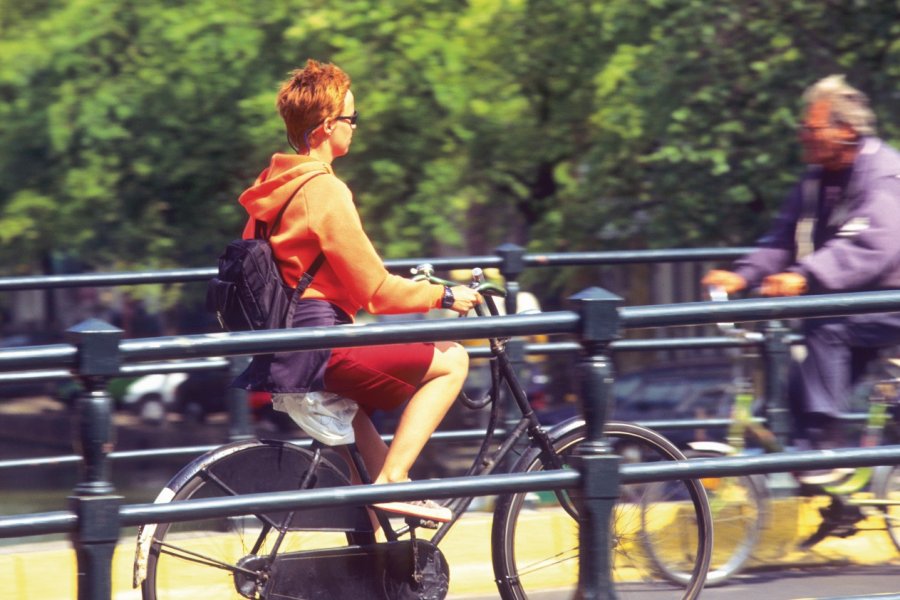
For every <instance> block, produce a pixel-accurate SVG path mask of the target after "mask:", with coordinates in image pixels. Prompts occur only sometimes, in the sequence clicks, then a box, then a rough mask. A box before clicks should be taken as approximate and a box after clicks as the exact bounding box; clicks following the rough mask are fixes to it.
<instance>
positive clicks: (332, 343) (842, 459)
mask: <svg viewBox="0 0 900 600" xmlns="http://www.w3.org/2000/svg"><path fill="white" fill-rule="evenodd" d="M572 302H573V304H574V305H575V307H576V311H574V312H569V311H559V312H552V313H542V314H528V315H511V316H503V317H492V318H482V319H454V320H439V321H426V322H413V323H403V324H370V325H364V326H336V327H316V328H308V329H302V330H278V331H262V332H246V333H233V334H205V335H191V336H177V337H159V338H145V339H136V340H123V339H121V334H122V332H121V331H120V330H118V329H116V328H114V327H112V326H110V325H108V324H106V323H104V322H102V321H96V320H90V321H87V322H84V323H81V324H79V325H77V326H76V327H73V328H72V329H70V330H69V331H68V332H67V337H68V341H69V343H66V344H54V345H49V346H40V347H30V348H19V349H15V350H3V351H0V371H15V370H19V369H21V368H23V367H25V366H35V365H36V366H38V367H39V368H43V369H67V370H71V371H72V372H73V373H75V374H76V375H77V376H78V377H79V378H81V379H82V381H84V382H85V387H86V389H85V392H84V394H83V395H82V397H81V398H80V399H79V402H78V415H79V429H78V432H79V433H78V442H79V444H80V447H81V450H82V452H81V454H82V469H83V471H82V478H81V481H80V482H79V483H78V484H77V485H76V487H75V490H74V496H73V498H72V504H71V508H72V510H70V511H60V512H53V513H44V514H36V515H20V516H14V517H4V518H0V537H17V536H23V535H38V534H43V533H69V534H70V535H71V536H72V542H73V546H74V548H75V552H76V556H77V558H78V565H79V578H78V581H79V598H109V597H110V594H111V590H110V569H111V559H112V552H113V549H114V546H115V542H116V541H117V540H118V534H119V529H120V528H121V527H122V526H126V525H134V524H138V523H145V522H160V521H177V520H186V519H193V518H198V517H200V516H212V515H219V516H223V515H237V514H240V513H241V512H242V511H243V510H245V508H242V507H245V506H247V505H248V504H250V503H252V504H253V506H255V507H264V508H265V509H276V508H278V509H286V508H308V507H312V506H323V505H325V504H335V505H343V504H368V503H371V502H378V501H384V500H388V499H413V498H422V497H426V496H427V497H433V498H446V497H451V496H457V495H459V494H461V493H463V494H471V495H482V494H496V493H504V492H510V491H527V490H537V489H561V488H565V487H571V486H581V487H583V488H584V489H588V490H592V495H591V496H589V497H586V498H585V502H587V503H589V504H590V506H591V508H592V510H589V511H586V513H589V514H590V515H592V517H591V518H589V517H587V516H585V517H583V520H582V522H581V523H580V528H579V535H580V536H581V545H580V547H581V557H580V558H581V569H580V575H579V587H580V589H581V590H582V592H581V593H582V597H584V598H601V597H608V596H609V593H610V592H609V589H610V588H609V585H610V582H609V565H607V564H603V560H602V556H604V555H603V554H602V553H601V552H599V551H598V548H602V547H604V546H601V544H606V543H607V542H608V540H607V539H606V537H607V535H608V532H607V531H606V525H605V524H606V523H608V519H607V518H606V517H605V516H608V515H609V512H610V511H611V510H612V505H613V502H614V500H615V498H616V497H617V488H616V486H615V484H614V485H612V486H610V485H609V482H608V481H607V480H606V478H604V477H599V475H601V474H604V473H607V472H608V468H609V465H610V464H616V462H615V461H616V459H615V457H613V456H611V455H610V454H609V451H608V448H607V446H606V444H605V442H604V439H603V436H602V427H603V424H604V422H605V420H606V416H607V414H608V410H609V404H610V396H609V392H610V381H611V377H612V371H611V367H610V360H609V353H610V351H611V349H612V347H613V344H614V340H615V339H616V338H617V337H619V335H620V331H621V329H622V328H643V327H666V326H673V325H684V324H691V325H696V324H706V323H715V322H720V321H752V320H771V319H781V318H794V317H804V316H823V315H836V314H856V313H865V312H880V311H888V310H892V309H893V310H897V309H898V308H900V292H867V293H859V294H835V295H829V296H820V297H810V298H803V297H801V298H786V299H755V300H738V301H734V302H730V303H728V304H727V305H723V304H719V303H709V302H696V303H689V304H681V305H660V306H643V307H621V306H620V303H621V302H620V299H619V298H617V297H615V296H613V295H612V294H609V293H608V292H606V291H604V290H601V289H598V288H591V289H589V290H585V291H584V292H582V293H580V294H578V295H576V296H574V297H573V298H572ZM554 333H556V334H570V335H574V336H575V337H576V339H577V340H578V343H579V346H580V348H581V358H580V360H579V362H578V369H579V371H580V372H581V379H582V381H583V382H584V387H583V389H582V410H583V413H584V417H585V420H586V423H587V428H588V433H589V438H588V440H587V441H586V442H585V443H584V444H583V445H582V446H583V447H582V449H581V451H580V453H579V461H578V463H579V470H578V471H577V472H546V473H534V474H502V475H492V476H489V477H476V478H449V479H446V480H441V481H425V482H415V483H407V484H392V485H385V486H378V488H377V489H375V488H372V487H361V488H359V489H353V490H349V491H348V490H343V491H335V490H313V491H303V492H300V491H298V492H279V493H273V494H266V495H263V496H259V497H255V496H247V497H237V498H227V499H216V500H203V501H187V502H184V503H179V504H178V506H171V505H148V504H137V505H131V506H122V503H121V498H119V497H118V496H117V495H116V494H115V490H114V489H113V486H112V484H111V483H110V482H109V464H108V463H109V460H108V459H109V456H108V454H109V448H110V442H111V402H110V397H109V395H108V393H107V391H106V386H105V384H106V381H107V380H108V379H109V378H110V377H113V376H115V375H118V374H119V373H120V372H121V370H122V369H124V368H126V367H128V366H130V365H137V364H140V363H143V362H146V361H159V360H194V359H198V358H202V357H207V356H241V355H249V354H254V353H269V352H282V351H291V350H308V349H316V348H330V347H347V346H361V345H372V344H383V343H401V342H411V341H437V340H458V339H477V338H484V337H491V336H501V337H506V336H522V335H536V334H554ZM609 461H614V462H612V463H610V462H609ZM898 462H900V447H884V448H876V449H859V450H846V451H837V452H832V453H829V454H822V453H818V452H798V453H791V454H789V455H772V456H765V457H756V458H754V459H753V460H752V461H748V460H747V459H743V458H729V459H704V460H698V461H691V462H690V463H681V464H670V465H665V466H662V465H629V466H625V467H622V469H621V481H623V482H625V483H630V482H638V481H651V480H659V479H675V478H683V477H699V476H722V475H732V474H739V473H759V472H774V471H787V470H794V469H809V468H819V467H834V466H864V465H875V464H894V463H898Z"/></svg>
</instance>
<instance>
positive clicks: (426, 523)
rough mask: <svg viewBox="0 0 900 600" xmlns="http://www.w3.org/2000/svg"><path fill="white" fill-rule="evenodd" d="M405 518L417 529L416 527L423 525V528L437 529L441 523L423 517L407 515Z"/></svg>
mask: <svg viewBox="0 0 900 600" xmlns="http://www.w3.org/2000/svg"><path fill="white" fill-rule="evenodd" d="M404 520H405V521H406V524H407V525H408V526H409V528H410V529H415V528H416V527H421V528H422V529H437V528H438V527H440V525H441V524H440V523H438V522H437V521H432V520H431V519H421V518H419V517H406V519H404Z"/></svg>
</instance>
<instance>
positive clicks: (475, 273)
mask: <svg viewBox="0 0 900 600" xmlns="http://www.w3.org/2000/svg"><path fill="white" fill-rule="evenodd" d="M411 272H412V275H413V276H412V280H413V281H423V280H424V281H428V282H429V283H436V284H438V285H446V286H448V287H453V286H456V285H467V286H469V287H470V288H472V289H473V290H475V291H476V292H478V293H479V294H482V295H489V296H498V297H500V298H505V297H506V290H505V289H504V288H502V287H501V286H499V285H497V284H495V283H490V282H489V281H485V279H484V271H483V270H481V269H480V268H479V267H476V268H474V269H472V281H470V282H469V283H462V282H458V281H450V280H449V279H441V278H440V277H438V276H437V275H435V274H434V267H433V266H432V265H431V264H429V263H424V264H421V265H419V266H417V267H415V268H413V269H411Z"/></svg>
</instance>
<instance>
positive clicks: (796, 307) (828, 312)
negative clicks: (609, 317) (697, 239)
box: [619, 290, 900, 328]
mask: <svg viewBox="0 0 900 600" xmlns="http://www.w3.org/2000/svg"><path fill="white" fill-rule="evenodd" d="M890 311H900V291H898V290H890V291H881V292H853V293H846V294H822V295H820V296H796V297H792V298H750V299H746V300H733V301H731V302H685V303H681V304H659V305H654V306H626V307H623V308H620V309H619V317H620V319H621V322H622V326H623V327H625V328H645V327H669V326H674V325H704V324H709V323H728V322H735V321H767V320H772V319H793V318H808V317H821V316H837V315H852V314H859V313H871V312H890Z"/></svg>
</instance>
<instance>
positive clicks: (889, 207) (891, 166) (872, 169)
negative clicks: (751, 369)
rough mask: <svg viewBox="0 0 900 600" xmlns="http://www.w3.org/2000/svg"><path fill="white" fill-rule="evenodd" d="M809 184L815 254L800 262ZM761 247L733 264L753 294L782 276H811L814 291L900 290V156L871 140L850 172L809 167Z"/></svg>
mask: <svg viewBox="0 0 900 600" xmlns="http://www.w3.org/2000/svg"><path fill="white" fill-rule="evenodd" d="M809 180H812V181H813V182H815V180H818V182H819V184H818V187H819V190H818V192H819V193H818V202H817V203H816V205H815V206H814V207H812V210H814V211H815V212H816V214H815V226H814V229H813V233H812V252H810V253H809V254H807V255H806V256H804V257H802V258H800V259H799V260H798V259H797V237H796V236H797V224H798V222H799V221H801V219H802V218H803V217H804V216H805V214H804V206H803V205H804V186H805V185H807V186H808V185H809V183H804V182H808V181H809ZM813 198H815V196H813ZM809 211H810V209H807V213H809ZM758 246H759V247H758V249H757V250H755V251H753V252H751V253H750V254H748V255H747V256H745V257H744V258H742V259H740V260H738V261H736V262H735V264H734V271H735V272H736V273H738V274H740V275H741V276H743V277H744V279H746V280H747V283H748V285H749V287H751V288H754V287H758V286H759V284H760V283H761V282H762V280H763V278H764V277H765V276H767V275H770V274H772V273H780V272H783V271H793V272H796V273H800V274H802V275H803V276H805V277H806V278H807V279H808V281H809V286H810V291H811V292H813V293H816V292H850V291H864V290H878V289H888V288H900V153H898V152H897V151H896V150H894V149H893V148H891V147H890V146H888V145H887V144H885V143H884V142H883V141H882V140H880V139H878V138H865V139H864V140H863V145H862V148H861V149H860V152H859V154H858V155H857V157H856V160H855V161H854V163H853V166H852V167H851V168H850V169H847V170H846V171H844V172H842V173H830V172H823V171H821V169H816V168H811V169H809V170H808V171H807V173H806V174H805V175H804V176H803V178H801V180H800V181H799V182H798V183H797V185H796V186H795V187H794V189H793V190H792V191H791V193H790V195H789V196H788V198H787V200H786V201H785V203H784V205H783V206H782V207H781V212H780V213H779V215H778V217H777V218H776V219H775V222H774V223H773V225H772V228H771V229H770V230H769V232H768V233H767V234H766V235H765V236H763V237H762V238H761V239H760V240H759V243H758Z"/></svg>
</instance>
